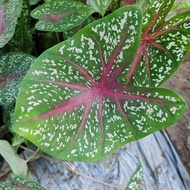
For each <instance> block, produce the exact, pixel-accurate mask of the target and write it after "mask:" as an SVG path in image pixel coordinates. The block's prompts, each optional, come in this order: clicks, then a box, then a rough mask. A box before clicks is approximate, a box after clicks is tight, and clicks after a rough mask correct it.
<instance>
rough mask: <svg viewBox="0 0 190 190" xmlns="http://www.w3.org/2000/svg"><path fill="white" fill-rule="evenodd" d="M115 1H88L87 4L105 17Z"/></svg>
mask: <svg viewBox="0 0 190 190" xmlns="http://www.w3.org/2000/svg"><path fill="white" fill-rule="evenodd" d="M112 1H113V0H104V1H102V0H87V1H86V4H88V5H91V6H92V7H93V8H94V9H95V10H96V11H97V12H98V13H100V14H101V15H102V16H104V14H105V12H106V11H107V8H108V6H109V5H110V3H111V2H112Z"/></svg>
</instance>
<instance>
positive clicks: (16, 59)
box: [0, 52, 35, 106]
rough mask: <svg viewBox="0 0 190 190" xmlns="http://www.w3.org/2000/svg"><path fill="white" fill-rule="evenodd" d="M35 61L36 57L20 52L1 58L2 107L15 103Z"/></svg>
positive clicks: (0, 87)
mask: <svg viewBox="0 0 190 190" xmlns="http://www.w3.org/2000/svg"><path fill="white" fill-rule="evenodd" d="M34 61H35V57H33V56H31V55H28V54H24V53H20V52H19V53H18V52H9V53H5V54H2V55H1V56H0V105H3V106H7V105H9V106H10V105H13V104H14V103H15V100H16V97H17V94H18V91H19V87H20V82H21V80H22V79H23V78H24V76H25V74H26V73H27V71H28V70H29V68H30V65H31V64H32V63H33V62H34Z"/></svg>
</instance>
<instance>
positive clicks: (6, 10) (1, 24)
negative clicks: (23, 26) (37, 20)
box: [0, 0, 22, 48]
mask: <svg viewBox="0 0 190 190" xmlns="http://www.w3.org/2000/svg"><path fill="white" fill-rule="evenodd" d="M21 9H22V0H10V1H7V0H1V2H0V48H2V47H3V46H4V45H5V44H7V42H8V41H9V40H10V39H11V38H12V37H13V34H14V31H15V26H16V21H17V18H18V16H19V14H20V12H21Z"/></svg>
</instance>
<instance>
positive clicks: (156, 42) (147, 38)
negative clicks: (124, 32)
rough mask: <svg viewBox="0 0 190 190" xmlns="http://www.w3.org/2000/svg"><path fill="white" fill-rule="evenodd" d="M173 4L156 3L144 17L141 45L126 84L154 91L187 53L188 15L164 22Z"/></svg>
mask: <svg viewBox="0 0 190 190" xmlns="http://www.w3.org/2000/svg"><path fill="white" fill-rule="evenodd" d="M172 4H173V0H172V1H170V0H165V1H161V0H157V1H154V3H153V5H152V6H150V8H149V9H148V10H147V11H146V12H145V13H144V16H143V18H144V19H143V33H142V37H141V44H140V45H139V48H138V52H137V54H136V57H135V59H134V61H133V64H132V67H131V68H132V69H131V71H130V72H129V73H128V75H127V76H126V78H127V84H131V85H135V86H146V87H148V86H152V87H154V86H155V87H157V86H159V85H161V84H162V83H163V82H164V81H166V80H167V79H168V78H169V77H170V76H172V74H173V73H174V72H175V71H176V70H177V69H178V67H179V66H180V64H181V63H182V61H183V60H184V58H185V56H186V55H187V53H188V51H189V49H190V11H186V12H184V13H182V14H178V15H177V16H175V17H173V18H172V19H170V20H168V21H165V17H166V16H167V13H168V12H169V10H170V9H171V6H172Z"/></svg>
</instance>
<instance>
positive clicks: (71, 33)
mask: <svg viewBox="0 0 190 190" xmlns="http://www.w3.org/2000/svg"><path fill="white" fill-rule="evenodd" d="M93 21H94V18H93V17H92V16H91V15H90V16H89V17H88V18H87V19H86V20H85V21H84V22H83V23H82V24H81V25H79V26H76V27H74V28H72V29H70V30H67V31H64V32H63V38H64V39H65V40H67V39H69V38H71V37H72V36H74V35H75V34H76V33H77V32H78V31H80V30H81V29H82V28H83V27H84V26H86V25H88V24H90V23H91V22H93Z"/></svg>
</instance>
